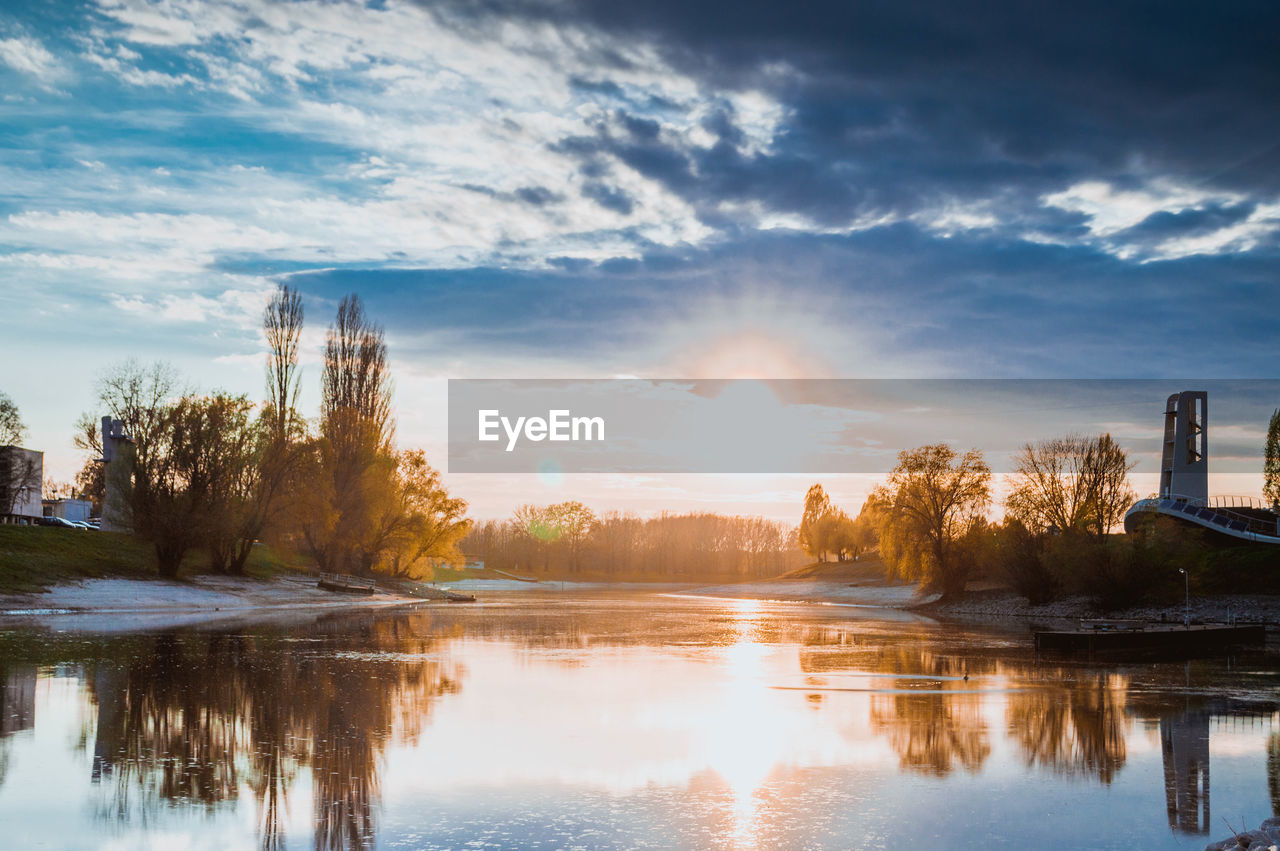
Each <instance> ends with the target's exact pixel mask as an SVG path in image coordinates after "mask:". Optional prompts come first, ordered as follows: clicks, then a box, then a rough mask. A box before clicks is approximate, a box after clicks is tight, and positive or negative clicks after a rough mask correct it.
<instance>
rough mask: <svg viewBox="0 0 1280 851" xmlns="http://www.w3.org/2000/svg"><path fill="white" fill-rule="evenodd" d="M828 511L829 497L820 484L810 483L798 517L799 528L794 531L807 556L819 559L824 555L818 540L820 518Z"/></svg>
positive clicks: (829, 505) (829, 508)
mask: <svg viewBox="0 0 1280 851" xmlns="http://www.w3.org/2000/svg"><path fill="white" fill-rule="evenodd" d="M830 511H831V498H830V497H829V496H827V492H826V491H825V490H823V487H822V485H820V484H815V485H811V486H810V487H809V490H808V491H807V492H806V493H805V495H804V514H803V515H802V516H801V518H800V528H799V529H798V530H797V531H796V540H797V542H798V543H799V544H800V549H802V550H804V551H805V554H806V555H808V556H809V558H814V559H818V560H819V561H821V560H823V559H824V558H825V557H826V552H825V550H824V547H823V545H822V542H821V541H819V537H820V536H821V535H820V525H821V523H822V518H824V517H825V516H826V515H827V514H829V513H830Z"/></svg>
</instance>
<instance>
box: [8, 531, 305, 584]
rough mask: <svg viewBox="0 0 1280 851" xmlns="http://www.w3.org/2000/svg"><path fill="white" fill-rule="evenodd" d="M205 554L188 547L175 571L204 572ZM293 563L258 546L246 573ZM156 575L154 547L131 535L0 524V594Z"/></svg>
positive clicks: (267, 571) (273, 570)
mask: <svg viewBox="0 0 1280 851" xmlns="http://www.w3.org/2000/svg"><path fill="white" fill-rule="evenodd" d="M208 563H209V557H208V555H207V554H205V553H204V552H203V551H201V550H192V551H191V552H188V553H187V556H186V558H185V559H183V562H182V569H181V572H180V573H179V576H192V575H197V574H202V573H208V572H209V570H208ZM297 567H298V565H297V564H294V563H292V562H290V561H289V560H288V559H285V558H282V557H280V556H279V555H277V554H276V553H274V552H272V551H271V550H270V549H269V548H268V547H265V546H256V547H254V548H253V553H252V554H251V555H250V556H249V563H248V564H247V565H246V569H245V573H246V575H248V576H253V577H259V578H266V577H270V576H273V575H275V574H276V573H278V572H280V571H286V570H293V569H296V568H297ZM107 576H110V577H119V578H122V579H156V578H158V575H157V571H156V556H155V551H154V550H153V549H152V547H151V545H150V544H147V543H145V542H143V541H139V540H138V539H136V538H134V537H133V536H131V535H122V534H117V533H114V532H94V531H83V530H79V529H61V528H57V527H48V526H36V527H31V526H0V594H23V593H31V592H38V591H44V590H46V589H47V588H49V587H50V586H51V585H56V584H58V583H59V582H71V581H75V580H79V579H95V578H100V577H107Z"/></svg>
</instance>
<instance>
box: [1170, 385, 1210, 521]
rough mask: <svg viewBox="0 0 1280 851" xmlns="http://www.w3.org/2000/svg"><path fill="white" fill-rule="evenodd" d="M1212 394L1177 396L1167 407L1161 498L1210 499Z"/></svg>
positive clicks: (1172, 398)
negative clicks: (1210, 399)
mask: <svg viewBox="0 0 1280 851" xmlns="http://www.w3.org/2000/svg"><path fill="white" fill-rule="evenodd" d="M1208 415H1209V394H1208V393H1207V392H1206V391H1204V390H1184V391H1182V392H1181V393H1174V394H1173V395H1172V396H1170V397H1169V401H1168V402H1167V403H1165V409H1164V451H1163V452H1162V454H1161V458H1160V496H1161V497H1163V498H1166V499H1167V498H1170V497H1180V496H1181V497H1189V498H1191V499H1197V500H1207V499H1208V498H1209V442H1208V441H1209V435H1208V425H1207V424H1208Z"/></svg>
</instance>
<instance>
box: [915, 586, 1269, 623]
mask: <svg viewBox="0 0 1280 851" xmlns="http://www.w3.org/2000/svg"><path fill="white" fill-rule="evenodd" d="M911 609H912V610H913V611H917V612H920V613H921V614H928V615H936V616H940V617H953V616H954V617H996V618H1016V619H1019V620H1032V621H1034V620H1053V619H1057V620H1067V619H1077V618H1096V617H1107V618H1117V619H1140V620H1146V621H1155V622H1159V621H1168V622H1173V623H1180V622H1182V620H1183V618H1184V617H1185V616H1186V612H1187V608H1186V606H1185V605H1171V606H1135V607H1133V608H1130V609H1124V610H1121V611H1114V612H1101V611H1099V610H1098V609H1097V608H1096V607H1095V606H1094V605H1093V603H1092V602H1091V601H1090V600H1089V598H1088V597H1083V596H1076V597H1064V598H1063V599H1061V600H1055V601H1053V602H1052V603H1046V604H1045V605H1042V606H1032V605H1031V604H1030V603H1028V602H1027V600H1026V598H1024V597H1020V596H1019V595H1017V594H1015V593H1014V592H1012V591H1007V590H991V591H979V592H972V593H970V595H969V596H968V597H966V598H965V599H963V600H956V601H950V602H946V603H941V602H937V601H936V600H935V601H927V602H921V603H919V604H915V605H912V606H911ZM1190 613H1191V620H1192V621H1200V622H1215V623H1217V622H1222V623H1225V622H1227V621H1231V620H1234V621H1237V622H1239V623H1262V624H1280V596H1272V595H1262V594H1236V595H1228V596H1222V597H1192V598H1191V608H1190Z"/></svg>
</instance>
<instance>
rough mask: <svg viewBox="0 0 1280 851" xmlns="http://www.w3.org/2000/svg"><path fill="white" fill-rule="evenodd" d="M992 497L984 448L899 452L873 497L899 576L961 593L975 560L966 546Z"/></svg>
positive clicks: (889, 560)
mask: <svg viewBox="0 0 1280 851" xmlns="http://www.w3.org/2000/svg"><path fill="white" fill-rule="evenodd" d="M990 500H991V470H990V468H988V467H987V464H986V462H985V461H984V460H983V458H982V453H981V452H979V451H978V450H976V449H973V450H970V451H968V452H966V453H964V454H963V455H960V454H958V453H957V452H956V451H955V450H953V449H952V448H951V447H949V446H947V445H946V444H944V443H939V444H934V445H931V446H922V447H920V448H919V449H912V450H904V451H902V452H899V453H898V465H897V466H896V467H895V468H894V469H893V471H892V472H891V473H890V474H889V478H888V481H886V482H885V484H883V485H881V486H879V487H877V488H876V489H875V490H874V491H872V494H871V497H870V498H869V501H870V502H871V503H872V506H873V511H874V515H875V517H876V521H877V531H878V532H879V538H880V554H881V556H882V557H883V558H884V560H885V563H886V564H887V565H888V567H889V568H890V570H892V571H893V572H894V573H896V574H897V575H899V576H904V577H907V578H910V579H919V580H921V581H922V583H923V585H924V586H925V587H926V588H930V589H934V590H937V591H940V592H941V593H942V595H943V597H944V598H951V597H955V596H958V595H959V594H961V593H963V591H964V587H965V582H966V581H967V579H968V577H969V574H970V572H971V570H972V568H973V564H974V562H973V559H972V558H969V557H968V553H967V552H966V549H967V547H968V545H969V543H970V542H971V541H973V540H974V538H975V537H976V536H975V535H974V532H975V530H977V529H979V528H980V527H984V526H985V523H986V521H985V517H984V512H985V511H986V508H987V506H988V504H989V503H990Z"/></svg>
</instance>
